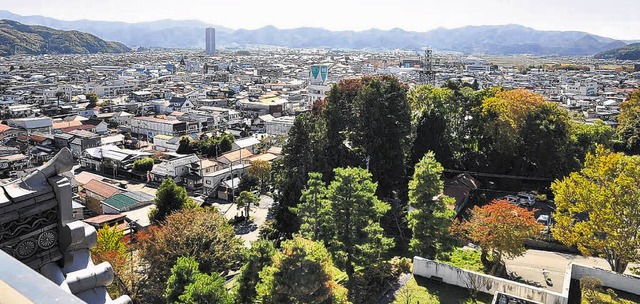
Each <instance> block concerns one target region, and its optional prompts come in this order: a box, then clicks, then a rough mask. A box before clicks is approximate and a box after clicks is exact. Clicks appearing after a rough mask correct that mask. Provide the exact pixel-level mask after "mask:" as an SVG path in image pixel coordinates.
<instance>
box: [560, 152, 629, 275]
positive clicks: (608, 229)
mask: <svg viewBox="0 0 640 304" xmlns="http://www.w3.org/2000/svg"><path fill="white" fill-rule="evenodd" d="M639 184H640V157H639V156H626V155H624V154H622V153H613V152H611V151H609V150H606V149H604V148H603V147H598V148H597V149H596V153H595V154H591V153H589V154H587V158H586V161H585V166H584V168H583V169H582V170H580V171H579V172H573V173H571V174H570V175H569V176H568V177H565V178H563V179H562V180H558V181H556V182H554V183H553V184H552V185H551V189H552V190H553V193H554V194H555V198H556V206H557V207H556V212H555V213H554V218H555V220H556V225H555V227H554V228H552V232H553V234H554V236H555V238H556V239H558V240H559V241H561V242H563V243H564V244H566V245H569V246H573V245H577V247H578V249H579V250H580V252H581V253H582V254H584V255H597V256H600V257H603V258H604V259H606V260H607V262H608V263H609V265H610V266H611V270H613V271H616V272H619V273H622V272H624V271H625V269H626V268H627V265H628V264H629V263H632V262H636V261H638V260H640V188H639V187H638V185H639Z"/></svg>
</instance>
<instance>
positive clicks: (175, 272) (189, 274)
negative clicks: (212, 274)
mask: <svg viewBox="0 0 640 304" xmlns="http://www.w3.org/2000/svg"><path fill="white" fill-rule="evenodd" d="M197 273H200V271H199V270H198V262H196V260H194V259H192V258H188V257H179V258H178V260H177V261H176V264H175V265H173V268H171V276H170V277H169V280H168V282H167V289H166V290H165V292H164V298H165V300H166V301H167V303H176V302H178V299H179V297H180V296H181V295H182V294H183V293H184V290H185V287H187V285H189V284H191V283H193V281H194V276H195V275H196V274H197Z"/></svg>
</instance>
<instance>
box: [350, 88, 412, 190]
mask: <svg viewBox="0 0 640 304" xmlns="http://www.w3.org/2000/svg"><path fill="white" fill-rule="evenodd" d="M406 95H407V87H406V85H404V84H402V83H400V81H399V80H398V79H397V78H395V77H391V76H382V77H374V78H371V79H370V80H369V81H367V82H366V83H365V84H364V85H363V86H362V87H361V88H360V89H359V90H358V94H357V95H356V97H355V99H354V101H353V115H354V117H353V120H354V126H353V129H352V130H350V132H349V133H348V134H349V135H348V139H349V140H351V142H352V146H353V149H354V150H355V151H356V153H357V154H358V155H359V156H360V157H361V159H362V164H361V165H362V166H364V167H366V168H368V170H369V172H371V175H372V177H373V180H374V181H376V182H377V183H378V188H377V192H376V193H377V194H378V196H380V197H389V198H393V197H395V195H394V192H404V191H406V186H407V178H406V173H407V170H406V166H405V155H406V154H407V149H408V147H409V144H410V143H409V141H408V140H407V139H408V137H409V135H410V133H411V116H410V113H409V103H408V102H407V98H406ZM404 193H406V192H404Z"/></svg>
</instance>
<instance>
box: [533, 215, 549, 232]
mask: <svg viewBox="0 0 640 304" xmlns="http://www.w3.org/2000/svg"><path fill="white" fill-rule="evenodd" d="M536 222H538V223H541V224H542V225H544V228H543V229H542V231H540V232H541V233H543V234H547V233H549V228H550V227H551V218H550V217H549V215H548V214H541V215H540V216H538V219H537V220H536Z"/></svg>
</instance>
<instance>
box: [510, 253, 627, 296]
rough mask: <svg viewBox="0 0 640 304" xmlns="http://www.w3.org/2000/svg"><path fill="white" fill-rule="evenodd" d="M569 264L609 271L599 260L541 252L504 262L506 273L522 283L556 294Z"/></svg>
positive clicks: (606, 264)
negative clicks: (517, 277)
mask: <svg viewBox="0 0 640 304" xmlns="http://www.w3.org/2000/svg"><path fill="white" fill-rule="evenodd" d="M571 262H573V263H578V264H583V265H587V266H594V267H599V268H602V269H607V270H609V269H611V268H610V267H609V264H608V263H607V261H605V260H604V259H601V258H594V257H583V256H579V255H574V254H565V253H557V252H550V251H542V250H527V252H526V253H525V255H524V256H521V257H517V258H514V259H507V260H506V261H505V263H506V265H507V271H508V272H509V273H513V274H514V275H517V276H519V277H521V278H522V282H523V283H527V284H530V285H535V286H539V287H542V288H546V289H549V290H552V291H557V292H560V291H561V290H562V284H563V281H564V275H565V272H566V271H567V266H569V263H571ZM543 272H547V273H548V276H549V278H551V281H552V283H553V285H552V286H547V284H546V283H545V279H544V275H543ZM627 272H629V267H627Z"/></svg>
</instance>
